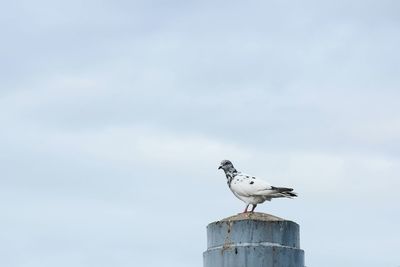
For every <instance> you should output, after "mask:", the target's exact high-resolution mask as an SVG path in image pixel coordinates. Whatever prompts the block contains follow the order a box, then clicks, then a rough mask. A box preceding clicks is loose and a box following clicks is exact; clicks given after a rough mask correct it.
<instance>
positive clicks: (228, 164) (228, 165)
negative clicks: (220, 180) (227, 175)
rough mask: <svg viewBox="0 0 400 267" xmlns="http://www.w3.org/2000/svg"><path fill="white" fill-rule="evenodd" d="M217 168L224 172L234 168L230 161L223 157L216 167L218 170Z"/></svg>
mask: <svg viewBox="0 0 400 267" xmlns="http://www.w3.org/2000/svg"><path fill="white" fill-rule="evenodd" d="M219 169H223V170H224V171H225V172H227V171H229V170H230V169H234V168H233V164H232V162H230V161H229V160H226V159H225V160H223V161H221V165H219V167H218V170H219Z"/></svg>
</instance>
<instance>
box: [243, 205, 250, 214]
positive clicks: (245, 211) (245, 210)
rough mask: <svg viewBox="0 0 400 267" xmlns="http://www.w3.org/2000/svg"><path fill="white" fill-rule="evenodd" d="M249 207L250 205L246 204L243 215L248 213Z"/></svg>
mask: <svg viewBox="0 0 400 267" xmlns="http://www.w3.org/2000/svg"><path fill="white" fill-rule="evenodd" d="M249 205H250V204H247V206H246V208H245V209H244V211H243V213H247V212H248V211H247V209H248V208H249Z"/></svg>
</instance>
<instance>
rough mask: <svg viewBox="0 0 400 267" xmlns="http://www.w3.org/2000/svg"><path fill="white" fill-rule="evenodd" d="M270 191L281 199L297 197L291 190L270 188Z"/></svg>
mask: <svg viewBox="0 0 400 267" xmlns="http://www.w3.org/2000/svg"><path fill="white" fill-rule="evenodd" d="M271 189H272V190H275V191H277V193H278V194H279V195H280V196H282V197H287V198H294V197H297V193H296V192H293V188H287V187H275V186H272V188H271Z"/></svg>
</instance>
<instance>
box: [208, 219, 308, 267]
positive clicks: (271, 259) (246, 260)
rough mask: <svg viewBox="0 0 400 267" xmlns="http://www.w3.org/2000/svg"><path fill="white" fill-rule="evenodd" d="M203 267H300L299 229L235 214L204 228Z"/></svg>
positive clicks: (293, 225)
mask: <svg viewBox="0 0 400 267" xmlns="http://www.w3.org/2000/svg"><path fill="white" fill-rule="evenodd" d="M203 258H204V267H304V251H303V250H301V249H300V236H299V225H298V224H296V223H294V222H292V221H287V220H284V219H282V218H279V217H276V216H273V215H269V214H265V213H258V212H255V213H250V214H238V215H235V216H231V217H228V218H225V219H223V220H221V221H217V222H213V223H210V224H209V225H208V226H207V251H205V252H204V254H203Z"/></svg>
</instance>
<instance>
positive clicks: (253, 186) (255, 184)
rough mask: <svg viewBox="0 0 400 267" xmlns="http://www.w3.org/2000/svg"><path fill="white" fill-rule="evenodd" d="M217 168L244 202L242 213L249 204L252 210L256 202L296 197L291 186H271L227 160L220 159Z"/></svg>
mask: <svg viewBox="0 0 400 267" xmlns="http://www.w3.org/2000/svg"><path fill="white" fill-rule="evenodd" d="M218 169H222V170H223V171H224V172H225V176H226V179H227V184H228V186H229V188H230V190H231V191H232V193H233V194H234V195H235V196H236V197H237V198H239V199H240V200H242V201H243V202H245V203H246V208H245V209H244V212H243V213H248V212H249V211H248V208H249V206H250V205H252V209H251V211H250V212H254V209H255V208H256V207H257V205H258V204H261V203H263V202H265V201H271V199H273V198H281V197H285V198H293V197H297V193H295V192H293V188H287V187H276V186H272V185H270V184H269V183H267V182H266V181H264V180H262V179H260V178H257V177H255V176H252V175H248V174H245V173H242V172H239V171H237V170H236V169H235V167H233V164H232V162H231V161H229V160H223V161H221V164H220V166H219V167H218Z"/></svg>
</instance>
